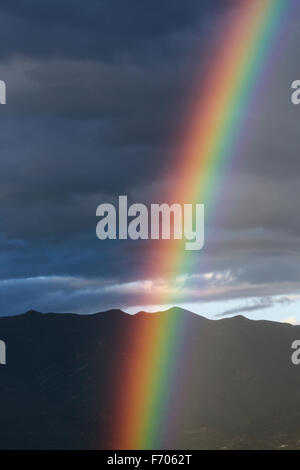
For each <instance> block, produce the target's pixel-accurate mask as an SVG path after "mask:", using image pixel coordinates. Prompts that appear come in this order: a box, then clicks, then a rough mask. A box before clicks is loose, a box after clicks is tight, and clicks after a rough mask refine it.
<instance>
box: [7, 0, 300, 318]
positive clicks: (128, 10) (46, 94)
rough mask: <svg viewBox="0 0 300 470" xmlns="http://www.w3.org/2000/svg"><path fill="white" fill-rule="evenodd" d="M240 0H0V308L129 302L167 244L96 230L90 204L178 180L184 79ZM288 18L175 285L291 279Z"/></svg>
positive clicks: (229, 287) (200, 64)
mask: <svg viewBox="0 0 300 470" xmlns="http://www.w3.org/2000/svg"><path fill="white" fill-rule="evenodd" d="M238 4H239V2H232V1H222V2H219V1H216V2H214V1H201V2H200V1H198V0H197V1H196V0H195V1H194V0H190V1H189V2H182V1H181V0H178V1H177V0H176V1H175V0H174V1H172V2H170V1H169V0H168V1H161V0H160V1H156V0H155V1H153V2H148V1H147V2H146V1H141V0H139V1H138V0H130V1H128V2H127V1H126V2H125V1H123V0H110V1H90V2H86V3H82V2H79V1H77V0H76V1H73V0H72V1H53V2H48V3H45V2H43V3H41V2H38V1H30V2H26V3H24V2H21V1H20V2H19V1H9V2H8V1H3V2H1V7H0V78H1V79H5V80H6V82H7V85H8V99H7V102H8V104H7V105H6V106H5V107H1V108H0V118H1V126H0V151H1V171H0V187H1V193H0V232H1V239H0V251H1V263H0V280H1V281H0V295H1V300H2V301H3V309H2V307H1V312H0V313H2V314H6V313H14V312H15V313H17V312H20V311H24V310H26V309H29V308H31V307H34V308H36V309H40V310H58V311H63V310H65V311H67V310H74V311H82V312H91V311H96V310H101V309H103V308H109V307H113V306H117V307H122V305H133V303H134V302H135V303H136V302H137V298H138V295H139V289H140V286H139V285H138V286H137V287H135V286H136V284H134V283H135V282H136V283H139V282H140V283H142V282H144V281H145V282H146V281H147V276H149V273H151V272H152V271H153V267H154V266H157V265H158V264H161V263H162V259H163V257H162V256H161V255H162V251H161V250H163V247H161V246H160V245H159V246H158V245H157V244H155V243H153V244H151V243H149V242H146V241H144V242H143V241H141V243H135V244H132V243H130V242H126V241H124V242H118V241H115V242H111V243H110V242H100V241H99V240H97V239H96V237H95V227H96V217H95V211H96V207H97V205H98V204H99V203H100V202H103V201H105V202H108V201H113V202H114V201H116V197H117V196H118V195H119V194H128V195H129V198H130V199H132V200H133V201H136V202H144V201H145V202H148V203H151V202H153V201H156V202H160V201H159V196H160V194H161V193H162V191H163V190H164V191H166V188H169V189H170V192H172V194H174V192H175V191H174V189H175V188H176V187H177V185H178V183H179V180H180V175H177V174H175V173H174V156H176V155H177V154H178V149H179V147H178V145H179V144H180V142H181V136H182V130H183V129H184V128H185V126H186V125H187V123H188V120H189V114H188V113H187V110H188V109H189V108H190V105H191V102H192V101H193V98H194V96H193V94H192V93H191V90H194V88H195V80H196V79H197V85H198V86H200V84H201V80H202V77H203V75H204V74H205V71H206V60H207V59H209V60H211V59H212V58H210V57H209V54H208V52H207V51H208V50H207V47H208V44H209V43H210V40H211V38H214V39H215V40H216V41H218V29H219V26H220V24H222V22H223V21H225V19H226V17H227V16H226V15H227V14H230V11H231V10H230V8H228V7H231V6H235V5H237V6H238ZM298 20H299V17H298ZM298 24H299V23H298V21H297V15H296V14H295V15H294V17H293V18H292V19H291V23H290V25H289V26H290V27H289V34H290V38H287V39H286V41H285V42H284V44H285V47H284V48H283V49H282V50H281V52H280V53H278V57H277V58H276V60H275V59H274V63H273V69H272V74H271V75H270V73H269V74H268V73H267V74H265V75H264V77H263V78H262V80H261V84H260V87H259V90H258V92H257V95H256V96H255V97H254V98H253V102H255V104H256V105H255V106H253V108H252V107H250V109H249V110H248V112H247V115H246V116H244V128H243V132H242V139H241V142H240V145H238V146H237V148H236V155H235V156H234V157H233V158H232V160H231V162H232V163H231V166H230V165H228V169H227V173H225V174H223V175H222V179H221V180H220V181H217V184H218V190H219V191H220V193H219V194H220V197H219V200H218V203H217V210H216V214H217V215H216V217H215V218H214V220H212V221H211V222H210V223H209V226H208V227H207V231H208V233H207V240H206V244H205V249H204V250H203V252H201V253H200V252H199V253H196V254H195V253H193V263H192V264H191V273H189V274H190V277H189V278H188V280H187V282H188V284H189V287H190V289H191V290H189V289H188V286H185V288H186V289H187V290H186V291H185V290H184V291H183V294H182V299H181V300H185V301H197V300H199V301H202V300H207V299H211V300H213V299H219V300H222V299H230V298H242V297H243V296H254V297H255V296H256V297H260V296H268V295H269V296H272V295H276V292H282V293H283V294H286V293H288V292H289V289H292V290H293V291H295V289H296V287H295V286H297V283H299V281H300V270H299V268H298V266H300V259H299V258H300V257H299V254H298V253H299V252H300V250H299V236H300V223H299V220H300V219H299V217H298V201H299V199H300V184H299V183H300V181H299V177H298V175H299V171H300V167H299V165H300V163H299V162H300V160H299V157H298V147H299V142H298V140H299V131H298V130H299V122H300V107H295V106H292V105H291V103H290V83H291V81H292V80H293V79H295V78H299V77H298V76H297V74H298V70H299V61H298V60H297V58H298V44H299V43H300V36H299V31H298V29H297V25H298ZM217 44H218V42H217ZM267 69H268V67H267ZM268 70H269V69H268ZM178 176H179V178H178ZM161 267H162V272H164V269H165V267H164V266H161ZM207 272H213V273H214V275H213V277H212V281H209V282H210V283H209V287H210V289H211V290H210V291H209V292H208V293H206V292H205V289H206V287H207V286H206V284H205V283H204V284H203V280H202V277H201V276H202V275H205V274H206V273H207ZM194 274H195V275H196V277H193V275H194ZM197 275H199V276H200V277H197ZM1 282H2V284H1ZM97 283H98V284H97ZM132 283H133V284H132ZM281 284H282V286H281ZM280 286H281V287H280ZM146 289H147V287H146ZM280 289H282V290H280ZM142 290H143V288H142ZM179 300H180V299H179ZM141 302H142V300H141Z"/></svg>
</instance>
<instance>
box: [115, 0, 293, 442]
mask: <svg viewBox="0 0 300 470" xmlns="http://www.w3.org/2000/svg"><path fill="white" fill-rule="evenodd" d="M288 3H289V0H288V1H286V0H245V1H243V2H240V3H239V4H237V6H236V7H235V9H233V11H232V12H231V16H230V17H229V18H228V19H227V21H226V24H225V25H224V28H223V29H222V31H221V32H220V41H219V42H218V44H221V47H220V48H219V50H217V52H216V51H211V59H210V62H209V64H208V65H207V67H206V70H207V71H206V73H205V75H206V76H205V77H204V80H203V79H202V80H201V84H200V89H199V91H198V89H197V88H199V85H198V87H196V93H194V103H195V109H194V111H193V112H192V116H191V118H190V119H189V120H188V122H189V126H188V130H187V132H186V133H185V136H184V138H183V145H182V148H181V149H180V152H179V155H178V158H176V164H175V174H176V173H177V174H178V175H181V178H180V181H181V183H180V185H179V187H177V188H176V201H177V202H181V203H183V202H189V203H191V202H194V201H198V202H204V203H205V217H206V223H207V215H208V216H210V217H211V215H212V207H213V205H214V202H215V201H216V198H217V191H216V188H217V187H218V184H219V182H220V179H221V176H222V175H223V174H224V171H225V170H226V165H227V164H228V162H229V161H230V160H231V158H232V156H233V155H234V153H235V150H236V146H237V143H238V141H239V138H240V134H241V130H242V126H243V122H244V121H243V120H244V118H245V113H246V112H247V110H248V109H249V106H252V101H253V97H254V93H255V90H256V89H257V86H258V84H259V82H260V79H261V77H262V74H263V72H264V70H265V68H266V64H267V62H268V61H269V57H270V53H271V51H272V50H273V48H274V44H275V42H276V38H277V34H278V31H279V30H280V26H281V23H282V21H283V17H284V14H285V10H286V8H287V4H288ZM189 262H190V257H189V258H188V256H187V254H186V253H185V252H184V249H183V246H182V244H181V243H179V242H177V241H176V243H175V242H174V243H170V244H169V248H168V249H166V250H165V252H164V259H163V260H161V264H162V265H164V266H167V274H168V276H169V277H168V278H169V279H173V278H175V277H176V276H177V275H178V274H179V273H184V272H187V271H188V263H189ZM151 274H152V279H154V278H159V267H158V269H157V272H155V273H151ZM173 302H174V298H160V299H158V303H159V304H161V305H162V304H172V303H173ZM128 321H131V322H132V325H131V326H132V329H133V333H132V335H131V336H130V338H126V341H127V342H128V348H129V350H130V354H129V356H128V357H127V356H126V359H125V363H124V364H123V365H119V367H120V368H121V369H122V374H123V379H124V380H123V382H122V383H123V384H124V393H123V395H121V394H120V393H119V392H120V391H118V397H117V400H118V410H117V413H116V417H115V425H114V433H115V435H114V439H113V441H112V447H113V448H116V449H159V448H161V447H162V446H163V434H164V432H166V429H167V426H168V423H167V421H168V420H167V419H166V416H167V415H168V400H169V398H170V395H171V390H172V384H173V383H174V382H173V381H174V378H175V376H176V363H177V358H178V354H179V353H180V351H181V350H182V347H183V344H184V331H185V330H184V327H185V324H184V323H185V318H184V315H182V314H177V313H176V310H175V311H169V312H164V313H162V314H161V315H159V316H156V315H151V314H146V313H140V314H138V315H137V316H136V317H135V318H132V319H129V320H128ZM132 329H131V331H132Z"/></svg>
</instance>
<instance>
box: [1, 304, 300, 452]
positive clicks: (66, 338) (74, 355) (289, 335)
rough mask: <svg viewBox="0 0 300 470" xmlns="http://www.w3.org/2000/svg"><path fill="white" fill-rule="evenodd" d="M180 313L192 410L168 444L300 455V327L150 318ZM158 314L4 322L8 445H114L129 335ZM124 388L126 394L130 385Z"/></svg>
mask: <svg viewBox="0 0 300 470" xmlns="http://www.w3.org/2000/svg"><path fill="white" fill-rule="evenodd" d="M174 312H175V313H176V314H177V315H178V314H180V315H186V318H187V334H188V341H187V343H186V346H185V348H186V350H185V353H184V354H183V355H182V357H180V358H179V362H178V364H177V367H178V370H180V378H178V381H179V382H178V384H175V385H176V386H175V387H174V391H173V393H172V403H173V406H174V407H176V406H179V404H180V406H182V410H183V413H182V417H181V422H180V423H177V424H178V426H177V430H176V432H175V433H174V434H173V433H172V435H170V436H166V438H165V442H164V447H165V448H181V449H201V448H204V449H205V448H216V449H219V448H265V449H268V448H300V425H299V423H300V366H298V367H297V366H294V365H293V364H292V363H291V359H290V358H291V343H292V342H293V341H294V340H295V339H300V326H291V325H287V324H281V323H275V322H274V323H273V322H267V321H251V320H247V319H246V318H244V317H241V316H239V317H235V318H230V319H223V320H218V321H212V320H207V319H205V318H203V317H200V316H197V315H194V314H192V313H190V312H187V311H184V310H180V309H178V308H174V309H171V310H169V311H168V312H160V313H156V314H151V315H156V317H155V321H158V322H159V321H161V319H162V318H163V316H165V315H173V314H174ZM149 316H150V315H149V314H145V313H140V314H137V315H134V316H130V315H128V314H125V313H124V312H122V311H121V310H111V311H108V312H104V313H98V314H95V315H73V314H54V313H48V314H41V313H38V312H35V311H30V312H27V313H26V314H23V315H19V316H15V317H0V339H2V340H4V341H5V342H6V344H7V365H5V366H0V380H1V388H0V416H1V419H0V426H1V427H0V448H1V449H16V448H17V449H24V448H25V449H49V448H54V449H90V448H92V449H97V448H101V447H102V448H105V447H106V446H107V445H108V442H107V439H108V437H107V436H108V429H109V426H110V419H111V415H112V411H113V405H114V403H113V400H112V394H111V390H110V388H109V384H111V381H112V379H113V377H115V376H116V374H115V373H116V367H117V364H118V363H119V362H120V359H121V357H123V358H124V355H126V354H128V352H129V351H128V350H127V349H126V343H124V342H122V336H123V335H124V331H129V330H128V329H130V328H133V327H134V325H135V322H137V321H139V322H147V321H152V320H149ZM152 319H153V317H152ZM124 344H125V346H124ZM117 385H118V387H119V389H120V391H121V390H122V393H124V387H126V383H122V384H117ZM177 385H178V386H177ZM120 393H121V392H120ZM175 424H176V423H175Z"/></svg>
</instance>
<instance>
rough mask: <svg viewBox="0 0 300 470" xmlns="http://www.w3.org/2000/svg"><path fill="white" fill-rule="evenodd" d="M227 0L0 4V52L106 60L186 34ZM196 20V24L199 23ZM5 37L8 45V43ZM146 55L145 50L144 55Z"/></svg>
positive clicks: (73, 0) (141, 51)
mask: <svg viewBox="0 0 300 470" xmlns="http://www.w3.org/2000/svg"><path fill="white" fill-rule="evenodd" d="M233 3H236V2H233V1H230V0H223V1H222V3H221V4H220V2H211V1H210V0H204V1H201V2H199V1H198V0H189V2H182V1H181V0H173V1H172V2H170V1H169V0H152V1H151V2H149V1H147V0H129V1H123V0H101V1H99V0H90V1H89V2H85V3H83V2H82V1H80V0H61V1H59V0H56V1H52V2H47V3H46V2H40V1H39V0H31V1H28V2H26V4H25V3H24V2H22V0H20V1H17V0H10V1H6V0H5V1H3V2H1V10H0V45H1V48H0V54H1V55H2V57H7V56H10V55H26V56H31V57H33V56H39V57H43V56H44V57H45V56H54V57H72V58H74V57H75V58H78V57H84V58H91V57H93V58H96V59H97V60H103V59H104V60H109V61H111V60H112V59H114V58H116V57H119V56H120V55H123V54H126V53H128V52H129V51H133V50H134V51H136V52H138V53H139V54H140V55H141V56H143V55H145V54H147V49H148V48H151V47H153V43H156V44H157V45H158V44H160V45H162V44H163V43H161V40H163V39H164V38H166V37H168V36H170V35H172V34H177V33H181V32H182V31H186V30H190V29H191V28H193V26H195V25H197V23H199V22H200V23H201V20H202V22H203V19H205V20H206V21H210V20H211V18H212V15H214V14H215V13H216V12H218V11H220V10H221V11H222V10H225V9H226V8H227V7H228V6H229V5H231V4H233ZM199 20H200V21H199ZM8 39H9V41H8ZM150 52H151V51H150Z"/></svg>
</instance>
